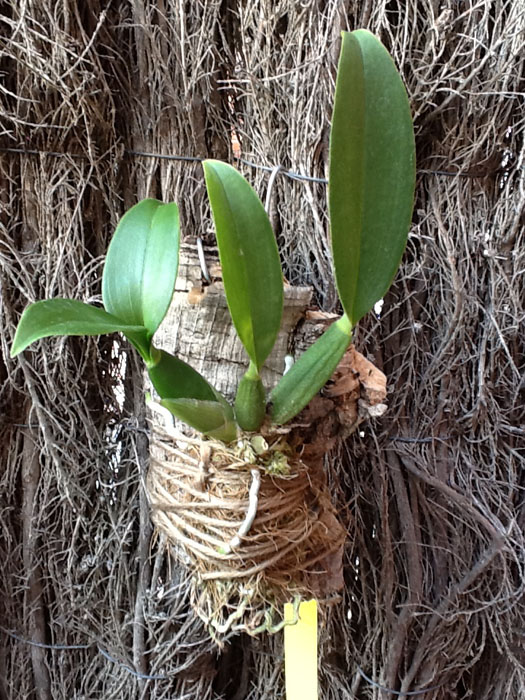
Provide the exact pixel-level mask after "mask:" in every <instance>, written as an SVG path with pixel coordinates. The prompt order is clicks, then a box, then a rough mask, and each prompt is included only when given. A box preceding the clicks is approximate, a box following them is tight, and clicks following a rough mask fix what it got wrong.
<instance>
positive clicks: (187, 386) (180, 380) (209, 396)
mask: <svg viewBox="0 0 525 700" xmlns="http://www.w3.org/2000/svg"><path fill="white" fill-rule="evenodd" d="M153 363H154V364H153ZM148 374H149V377H150V379H151V382H152V384H153V386H154V387H155V391H156V392H157V394H158V395H159V396H160V398H161V399H182V398H184V399H198V400H200V401H219V398H218V397H219V393H218V392H217V391H216V390H215V389H214V388H213V387H212V385H211V384H210V383H209V382H207V381H206V379H204V377H203V376H202V374H199V372H197V370H195V369H193V367H191V366H190V365H188V364H186V363H185V362H183V361H182V360H179V358H178V357H175V356H174V355H171V354H170V353H168V352H166V351H165V350H158V349H156V348H155V349H154V350H153V351H152V363H151V364H150V365H149V366H148ZM221 398H222V397H221ZM222 400H223V401H224V402H225V401H226V399H222Z"/></svg>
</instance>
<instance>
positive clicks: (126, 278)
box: [11, 199, 236, 441]
mask: <svg viewBox="0 0 525 700" xmlns="http://www.w3.org/2000/svg"><path fill="white" fill-rule="evenodd" d="M179 241H180V234H179V213H178V209H177V205H176V204H174V203H172V204H162V203H161V202H159V201H157V200H154V199H146V200H143V201H142V202H139V203H138V204H137V205H135V206H134V207H132V208H131V209H130V210H129V211H128V212H127V213H126V214H125V215H124V216H123V217H122V219H121V220H120V222H119V224H118V226H117V229H116V231H115V234H114V236H113V239H112V241H111V243H110V246H109V249H108V253H107V257H106V262H105V265H104V272H103V276H102V298H103V302H104V307H105V309H101V308H99V307H95V306H91V305H90V304H84V303H83V302H80V301H75V300H72V299H50V300H48V301H40V302H37V303H35V304H31V305H30V306H29V307H28V308H27V309H26V310H25V311H24V313H23V314H22V317H21V319H20V323H19V325H18V328H17V331H16V334H15V339H14V342H13V347H12V350H11V355H12V356H14V355H17V354H18V353H19V352H21V351H22V350H24V349H25V348H26V347H27V346H28V345H29V344H30V343H32V342H34V341H35V340H39V339H40V338H45V337H49V336H56V335H102V334H106V333H114V332H117V331H119V332H121V333H123V334H124V335H125V336H126V337H127V338H128V339H129V340H130V342H131V343H132V344H133V345H134V346H135V347H136V349H137V350H138V351H139V353H140V354H141V356H142V357H143V359H144V360H145V362H146V365H147V366H148V371H149V375H150V378H151V380H152V383H153V386H154V387H155V389H156V391H157V392H158V394H159V395H160V397H161V403H162V404H163V405H165V406H166V407H167V408H168V409H169V410H170V411H171V412H172V413H173V414H174V415H175V416H177V417H178V418H180V419H181V420H183V421H185V422H187V423H188V424H189V425H192V426H193V427H195V428H196V429H197V430H200V431H201V432H203V433H204V434H206V435H210V436H213V437H217V438H220V439H222V440H225V441H230V440H232V439H234V437H235V432H236V431H235V425H234V422H233V411H232V408H231V406H229V405H228V404H227V402H226V401H225V400H224V399H223V397H222V396H220V395H219V394H218V392H216V391H215V389H214V388H213V387H212V386H211V385H210V384H209V383H208V382H207V381H206V380H205V379H204V377H202V376H201V375H200V374H199V373H198V372H197V371H195V370H194V369H193V368H192V367H190V366H189V365H187V364H186V363H185V362H182V360H179V359H178V358H176V357H174V356H173V355H170V354H169V353H167V352H164V351H163V350H157V349H156V348H154V347H153V345H152V344H151V338H152V336H153V334H154V333H155V331H156V330H157V328H158V327H159V325H160V323H161V322H162V319H163V318H164V316H165V314H166V311H167V310H168V307H169V304H170V301H171V298H172V296H173V290H174V287H175V280H176V277H177V269H178V261H179Z"/></svg>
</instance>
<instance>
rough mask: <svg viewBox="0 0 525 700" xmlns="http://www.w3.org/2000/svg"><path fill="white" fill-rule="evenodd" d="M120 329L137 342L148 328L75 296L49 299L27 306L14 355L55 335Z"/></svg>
mask: <svg viewBox="0 0 525 700" xmlns="http://www.w3.org/2000/svg"><path fill="white" fill-rule="evenodd" d="M116 331H120V332H122V333H125V334H126V335H127V334H129V335H130V336H132V337H133V338H134V339H135V341H136V343H137V344H140V343H141V342H143V343H145V340H146V334H147V331H146V329H145V328H144V327H142V326H140V325H130V324H126V323H124V322H123V321H121V320H120V319H119V318H116V317H115V316H113V315H111V314H109V313H107V311H104V309H100V308H98V307H96V306H91V305H90V304H84V303H83V302H82V301H75V300H74V299H48V300H47V301H37V302H36V303H35V304H31V305H30V306H28V307H27V308H26V309H25V310H24V312H23V314H22V316H21V317H20V322H19V323H18V327H17V329H16V333H15V338H14V340H13V347H12V348H11V357H14V356H15V355H18V353H20V352H22V350H25V348H27V346H28V345H30V344H31V343H33V342H35V340H40V338H48V337H50V336H56V335H103V334H105V333H115V332H116Z"/></svg>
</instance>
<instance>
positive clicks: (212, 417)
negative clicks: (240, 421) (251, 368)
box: [160, 399, 237, 442]
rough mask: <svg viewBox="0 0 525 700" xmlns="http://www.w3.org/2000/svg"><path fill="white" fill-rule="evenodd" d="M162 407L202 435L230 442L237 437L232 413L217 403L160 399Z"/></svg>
mask: <svg viewBox="0 0 525 700" xmlns="http://www.w3.org/2000/svg"><path fill="white" fill-rule="evenodd" d="M160 403H161V405H162V406H164V407H165V408H167V409H168V410H169V411H170V412H171V413H172V414H173V415H174V416H176V417H177V418H179V419H180V420H182V421H184V423H187V424H188V425H191V427H192V428H195V430H198V431H199V432H200V433H202V434H203V435H208V436H210V437H214V438H217V439H218V440H223V441H224V442H231V441H232V440H234V439H235V437H236V435H237V429H236V427H235V423H234V422H233V412H231V411H228V408H227V407H226V406H224V405H223V404H221V403H218V402H217V401H198V400H197V399H162V401H161V402H160Z"/></svg>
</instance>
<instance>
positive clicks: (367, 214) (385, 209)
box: [329, 29, 415, 325]
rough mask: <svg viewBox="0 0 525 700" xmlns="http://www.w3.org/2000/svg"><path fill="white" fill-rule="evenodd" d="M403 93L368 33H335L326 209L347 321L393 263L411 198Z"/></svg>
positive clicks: (379, 288) (365, 306)
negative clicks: (335, 68)
mask: <svg viewBox="0 0 525 700" xmlns="http://www.w3.org/2000/svg"><path fill="white" fill-rule="evenodd" d="M414 184H415V148H414V132H413V127H412V119H411V115H410V106H409V102H408V97H407V94H406V91H405V88H404V85H403V83H402V81H401V78H400V76H399V74H398V72H397V70H396V67H395V65H394V62H393V61H392V59H391V57H390V55H389V54H388V52H387V50H386V49H385V48H384V46H383V45H382V44H381V42H380V41H379V40H378V39H377V38H376V37H375V36H374V35H373V34H371V33H370V32H368V31H366V30H364V29H359V30H357V31H355V32H352V33H350V34H349V33H347V32H343V40H342V46H341V55H340V59H339V67H338V71H337V82H336V91H335V103H334V111H333V118H332V131H331V136H330V175H329V209H330V225H331V232H332V248H333V257H334V267H335V276H336V281H337V289H338V291H339V296H340V299H341V302H342V304H343V308H344V310H345V312H346V314H347V316H348V317H349V319H350V321H351V323H352V325H355V324H356V323H357V322H358V321H359V320H360V319H361V318H362V317H363V316H364V315H365V314H366V313H367V312H368V311H369V310H370V309H371V308H372V307H373V305H374V304H375V302H376V301H378V300H379V299H381V297H383V296H384V294H385V292H386V291H387V289H388V288H389V286H390V284H391V282H392V280H393V278H394V275H395V273H396V271H397V269H398V267H399V263H400V260H401V256H402V254H403V251H404V248H405V245H406V240H407V235H408V229H409V226H410V220H411V216H412V208H413V203H414Z"/></svg>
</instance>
